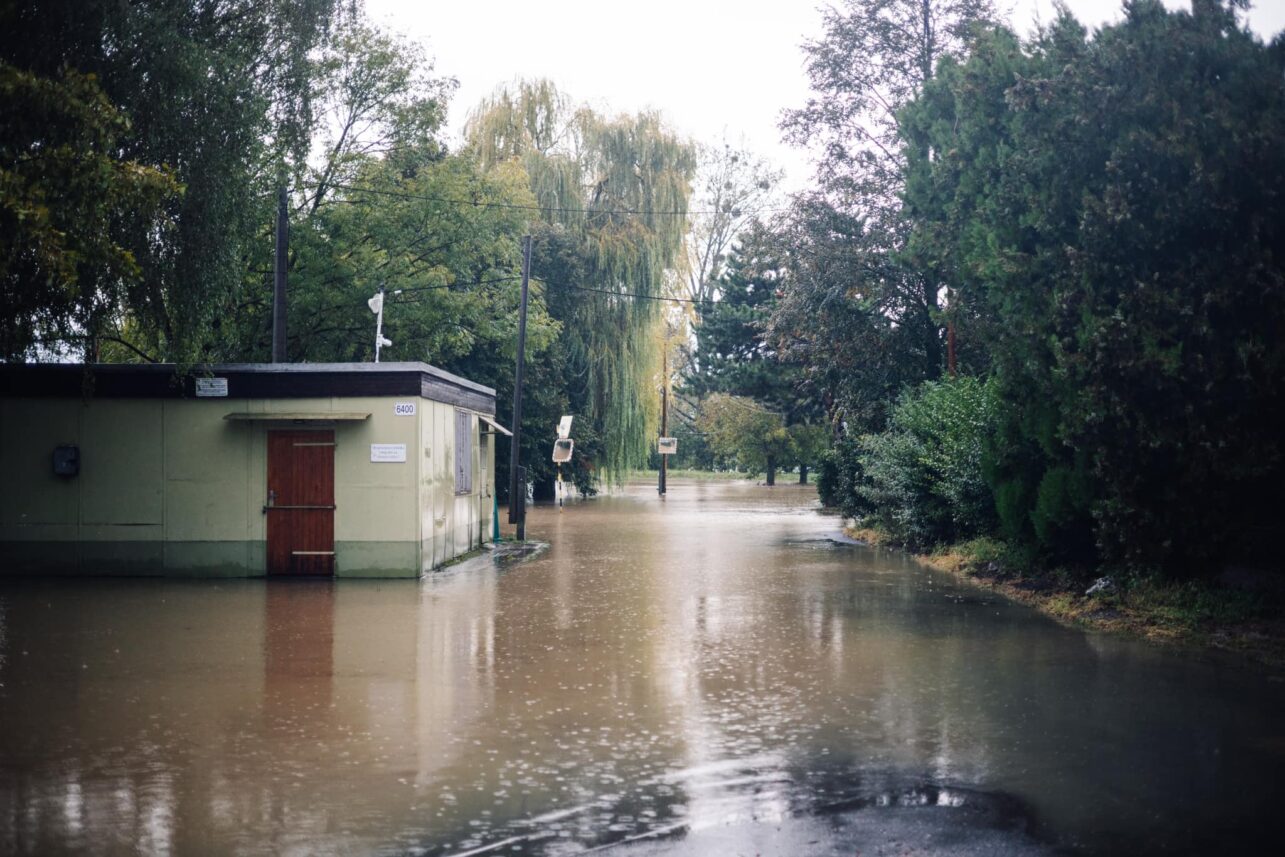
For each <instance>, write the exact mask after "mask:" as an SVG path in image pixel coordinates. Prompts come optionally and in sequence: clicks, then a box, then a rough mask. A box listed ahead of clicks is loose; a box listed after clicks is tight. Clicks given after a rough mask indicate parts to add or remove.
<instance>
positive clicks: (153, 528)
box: [0, 397, 494, 577]
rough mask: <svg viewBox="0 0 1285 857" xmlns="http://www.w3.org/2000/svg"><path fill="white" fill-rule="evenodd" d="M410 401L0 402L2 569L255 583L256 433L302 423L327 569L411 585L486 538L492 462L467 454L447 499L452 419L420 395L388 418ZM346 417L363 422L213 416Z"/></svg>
mask: <svg viewBox="0 0 1285 857" xmlns="http://www.w3.org/2000/svg"><path fill="white" fill-rule="evenodd" d="M408 400H409V399H407V398H406V397H400V398H396V397H369V398H361V397H343V398H317V399H281V400H273V399H254V400H246V399H230V398H229V399H224V398H218V399H164V400H162V399H90V400H87V401H79V400H62V399H59V400H52V399H21V398H14V399H0V474H3V475H4V482H5V490H4V491H3V492H0V573H68V572H70V573H81V574H168V575H182V576H258V575H262V574H264V573H265V568H266V559H265V557H266V546H265V539H266V516H265V515H264V512H263V505H264V502H265V495H266V484H267V435H268V432H269V431H270V430H272V429H274V428H285V429H293V430H307V429H309V428H312V427H316V428H319V429H320V428H324V429H326V430H333V431H334V435H335V442H336V447H335V506H336V509H335V555H336V573H337V574H338V575H339V576H354V577H415V576H418V575H419V574H420V573H421V572H422V571H426V570H429V569H431V568H433V567H436V566H438V565H440V564H442V563H443V562H446V561H447V560H449V559H451V558H453V557H455V556H458V555H460V554H462V553H465V552H467V551H468V550H470V549H472V548H474V547H477V546H478V545H479V544H480V542H481V540H482V539H483V538H485V539H486V540H489V503H490V492H491V491H492V490H493V485H494V479H493V475H491V474H490V471H492V470H493V469H494V466H493V462H491V461H489V460H488V461H483V459H482V457H481V456H480V453H477V452H475V455H474V477H473V482H474V490H473V493H471V494H468V495H462V496H458V497H457V496H456V495H455V493H454V474H453V472H452V466H451V464H452V461H453V445H454V413H455V408H454V407H452V406H450V405H446V404H442V403H440V402H433V401H430V400H427V399H423V398H420V399H417V400H415V401H416V405H417V408H416V410H417V413H416V414H415V415H413V416H399V415H396V414H395V413H394V407H393V406H394V403H395V402H397V401H408ZM353 411H357V412H362V413H369V414H370V415H371V416H370V418H369V419H367V420H363V421H357V422H335V423H332V424H325V425H323V424H314V423H304V424H291V423H276V422H257V421H256V422H246V421H229V420H226V419H224V417H225V416H226V415H227V414H229V413H232V412H253V413H265V414H271V413H283V412H290V413H301V412H306V413H322V412H330V413H337V412H353ZM472 426H473V433H474V434H473V436H474V441H473V442H474V444H475V446H476V445H477V429H478V420H477V417H476V415H474V416H473V417H472ZM59 444H76V445H78V446H79V447H80V449H81V469H80V474H79V475H78V476H75V477H71V478H62V477H58V476H55V475H53V472H52V466H51V455H52V452H53V449H54V447H55V446H57V445H59ZM371 444H405V445H406V448H407V456H406V461H405V462H404V463H374V462H372V461H371V460H370V447H371ZM493 448H494V447H493V445H490V446H488V449H493ZM484 505H486V510H485V512H483V506H484ZM484 515H486V516H487V517H486V522H487V524H486V527H483V526H482V523H483V516H484Z"/></svg>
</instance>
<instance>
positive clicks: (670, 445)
mask: <svg viewBox="0 0 1285 857" xmlns="http://www.w3.org/2000/svg"><path fill="white" fill-rule="evenodd" d="M656 451H657V452H659V453H660V454H661V455H677V454H678V438H676V437H662V438H660V440H659V441H658V442H657V443H656Z"/></svg>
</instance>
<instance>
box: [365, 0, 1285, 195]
mask: <svg viewBox="0 0 1285 857" xmlns="http://www.w3.org/2000/svg"><path fill="white" fill-rule="evenodd" d="M1000 2H1001V4H1003V3H1004V2H1012V3H1013V6H1012V8H1013V12H1012V16H1011V19H1010V20H1011V22H1012V23H1013V25H1014V26H1015V27H1016V28H1018V29H1019V30H1020V31H1023V32H1025V31H1027V30H1029V28H1030V26H1031V24H1032V23H1033V22H1034V21H1035V20H1036V16H1037V15H1038V16H1041V17H1042V19H1043V20H1046V21H1047V20H1050V19H1051V18H1052V16H1053V0H1015V2H1014V0H1000ZM1165 4H1166V5H1168V6H1171V7H1179V6H1182V7H1189V6H1190V3H1189V0H1165ZM366 5H367V8H368V10H369V11H370V13H371V16H372V17H373V18H374V20H375V21H377V22H378V23H380V24H381V25H383V26H385V27H387V28H388V29H390V30H392V31H394V32H398V33H401V34H402V35H404V36H406V37H408V38H410V39H413V40H414V41H417V42H420V43H421V44H423V45H424V46H425V47H426V48H427V50H428V53H429V54H430V55H431V56H433V57H434V58H435V60H436V65H437V72H438V73H439V74H443V75H449V76H452V77H455V78H457V79H458V80H459V83H460V86H459V90H458V91H457V93H456V96H455V99H454V102H453V103H452V105H451V113H450V120H449V123H450V129H451V132H452V133H453V134H458V132H459V129H460V128H461V127H462V125H463V123H464V119H465V117H466V116H467V114H468V111H469V110H471V109H472V108H473V107H474V106H475V105H476V104H477V102H478V101H479V99H481V98H482V97H484V96H486V95H488V94H489V93H491V92H492V91H494V90H495V88H496V87H497V86H498V85H500V84H502V83H506V82H509V81H512V80H514V79H516V78H536V77H547V78H549V79H551V80H553V81H554V83H556V84H557V85H558V87H559V88H560V89H561V90H563V91H564V92H565V93H566V94H567V95H569V96H571V97H572V98H574V99H576V100H577V101H584V102H588V103H590V104H592V105H593V106H594V107H596V108H598V109H599V110H600V111H603V112H608V113H620V112H634V111H637V110H641V109H644V108H654V109H658V110H660V111H661V112H662V113H663V114H664V116H665V118H666V119H667V120H668V122H669V124H670V125H671V126H672V127H673V128H674V129H675V130H677V131H679V132H680V133H683V134H686V135H688V136H691V137H694V138H696V139H699V140H702V141H707V142H712V143H717V142H718V141H719V140H720V139H722V137H723V135H724V134H726V135H727V137H728V138H729V139H731V140H732V141H737V140H740V139H741V138H744V140H745V143H746V145H747V146H748V147H749V148H750V149H752V150H753V151H755V152H757V153H758V154H760V155H762V156H764V157H766V158H768V159H770V160H771V161H773V162H774V163H776V164H777V165H779V166H781V167H783V168H784V169H785V170H786V171H787V174H788V175H787V180H786V184H787V186H788V188H789V189H797V188H800V187H803V186H804V185H805V184H806V183H807V180H808V178H809V176H810V175H811V167H810V165H809V163H808V161H807V157H806V154H805V153H803V152H800V151H799V150H797V149H794V148H792V147H789V146H786V145H785V144H783V143H782V142H781V139H780V132H779V131H778V130H777V120H778V117H779V116H780V113H781V111H782V110H783V109H785V108H787V107H795V106H799V105H801V104H802V103H803V102H804V100H805V99H806V97H807V94H808V87H807V81H806V79H805V77H804V74H803V67H802V62H803V55H802V53H801V52H800V50H799V45H800V44H801V43H802V42H804V41H806V40H808V39H813V38H817V37H818V36H820V34H821V25H820V13H819V12H818V11H817V10H818V8H820V7H822V6H824V5H827V4H825V3H822V2H814V0H775V2H758V3H755V2H752V0H751V2H745V0H646V2H643V3H630V4H624V3H616V2H611V0H548V2H545V3H542V4H539V3H532V2H516V0H480V2H479V0H473V2H464V3H461V2H459V0H450V1H449V2H442V0H427V2H426V0H366ZM1067 5H1068V6H1069V7H1070V9H1071V10H1072V11H1073V12H1074V13H1075V14H1076V16H1077V17H1078V18H1079V19H1080V20H1081V21H1083V22H1085V23H1086V24H1089V25H1091V26H1096V25H1099V24H1102V23H1104V22H1106V21H1108V20H1112V19H1114V18H1117V17H1119V8H1120V2H1119V0H1067ZM1255 5H1256V7H1257V8H1254V9H1252V10H1251V11H1250V14H1249V22H1250V27H1251V28H1252V29H1253V30H1254V31H1255V32H1256V33H1258V35H1259V36H1260V37H1262V38H1264V39H1270V38H1271V37H1272V36H1273V35H1275V34H1276V33H1278V32H1280V31H1281V30H1282V29H1285V0H1257V2H1256V4H1255Z"/></svg>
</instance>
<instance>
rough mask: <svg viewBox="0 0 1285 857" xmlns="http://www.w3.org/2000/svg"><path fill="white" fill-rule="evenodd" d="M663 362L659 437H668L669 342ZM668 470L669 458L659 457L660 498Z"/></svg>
mask: <svg viewBox="0 0 1285 857" xmlns="http://www.w3.org/2000/svg"><path fill="white" fill-rule="evenodd" d="M662 359H663V360H664V363H663V365H664V367H665V368H664V369H663V370H662V372H661V378H660V436H661V437H669V342H668V340H666V342H665V352H664V356H663V358H662ZM668 470H669V456H668V455H662V456H661V457H660V487H659V489H658V490H659V492H660V496H662V497H664V496H665V477H666V476H667V475H668Z"/></svg>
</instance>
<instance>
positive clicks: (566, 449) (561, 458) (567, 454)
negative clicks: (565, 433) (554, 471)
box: [553, 437, 576, 464]
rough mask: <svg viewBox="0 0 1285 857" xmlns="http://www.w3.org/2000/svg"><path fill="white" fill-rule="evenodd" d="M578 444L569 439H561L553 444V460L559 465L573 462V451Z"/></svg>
mask: <svg viewBox="0 0 1285 857" xmlns="http://www.w3.org/2000/svg"><path fill="white" fill-rule="evenodd" d="M575 447H576V442H575V441H574V440H572V439H571V438H569V437H560V438H558V439H557V440H555V441H554V442H553V460H554V462H556V463H557V464H565V463H566V462H568V461H570V460H571V450H573V449H575Z"/></svg>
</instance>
